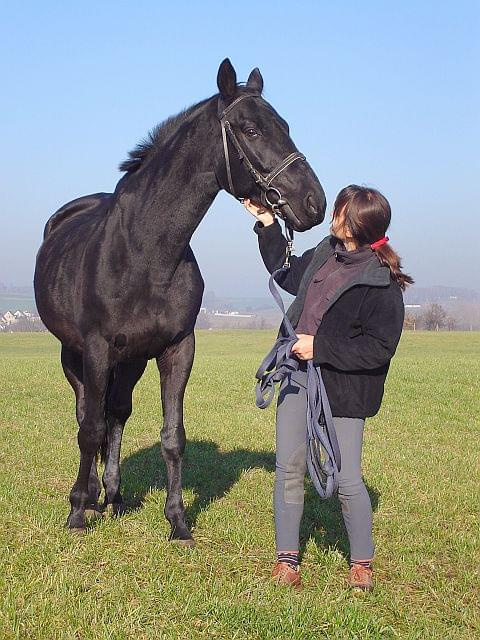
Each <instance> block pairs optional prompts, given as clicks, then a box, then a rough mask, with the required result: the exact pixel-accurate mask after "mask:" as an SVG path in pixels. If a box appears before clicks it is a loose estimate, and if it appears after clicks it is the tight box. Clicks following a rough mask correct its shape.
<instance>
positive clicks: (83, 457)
mask: <svg viewBox="0 0 480 640" xmlns="http://www.w3.org/2000/svg"><path fill="white" fill-rule="evenodd" d="M110 366H111V363H110V362H109V355H108V344H107V343H106V341H105V340H104V339H103V338H102V337H101V336H93V337H89V339H88V340H86V342H85V346H84V351H83V399H84V402H83V415H82V416H81V421H80V424H79V427H80V428H79V431H78V446H79V448H80V467H79V469H78V476H77V480H76V482H75V484H74V485H73V487H72V490H71V492H70V505H71V510H70V514H69V516H68V519H67V527H69V528H70V529H73V530H79V531H82V530H84V529H85V507H86V506H87V505H88V504H89V495H90V488H91V487H89V481H90V484H91V472H92V468H93V465H94V463H95V456H96V454H97V452H98V450H99V448H100V445H101V444H102V442H103V439H104V437H105V432H106V422H105V395H106V390H107V384H108V378H109V373H110Z"/></svg>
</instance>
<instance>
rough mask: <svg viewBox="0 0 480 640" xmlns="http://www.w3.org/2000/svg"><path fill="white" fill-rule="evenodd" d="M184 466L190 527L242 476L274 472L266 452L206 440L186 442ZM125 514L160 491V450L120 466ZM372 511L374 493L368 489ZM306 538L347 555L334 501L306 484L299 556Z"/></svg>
mask: <svg viewBox="0 0 480 640" xmlns="http://www.w3.org/2000/svg"><path fill="white" fill-rule="evenodd" d="M183 460H184V462H183V482H182V484H183V487H184V488H185V489H191V490H192V492H193V493H194V495H195V498H194V500H193V502H192V503H191V504H190V505H189V506H188V507H187V508H186V517H187V521H188V523H189V524H190V525H191V526H195V523H196V520H197V517H198V515H199V513H200V512H201V511H202V509H204V508H206V507H207V506H208V505H209V504H210V502H212V500H216V499H219V498H221V497H222V496H224V495H225V494H226V493H227V492H228V491H229V490H230V489H231V488H232V487H233V485H234V484H235V483H236V482H237V481H238V480H239V478H240V475H241V474H242V472H243V471H245V470H246V469H250V468H255V467H260V468H263V469H265V470H266V471H268V472H272V473H273V472H274V471H275V454H274V453H273V452H270V451H249V450H247V449H234V450H232V451H225V452H224V451H220V450H219V448H218V445H217V443H215V442H213V441H206V440H189V441H188V442H187V446H186V451H185V455H184V459H183ZM121 472H122V486H123V497H124V507H125V509H124V512H126V513H128V512H131V511H136V510H138V509H140V508H141V507H142V504H143V502H144V500H145V496H146V494H147V493H148V492H150V491H151V490H152V489H165V488H166V483H167V475H166V469H165V464H164V462H163V459H162V455H161V451H160V446H159V444H155V445H153V446H152V447H148V448H146V449H141V450H140V451H137V452H135V453H134V454H132V455H131V456H129V457H127V458H126V459H125V460H124V461H123V462H122V465H121ZM367 490H368V493H369V495H370V499H371V501H372V508H373V509H374V510H375V509H376V508H377V505H378V500H379V493H378V491H377V490H376V489H374V488H372V487H369V486H368V485H367ZM309 539H312V540H313V541H314V542H315V544H316V545H317V546H318V547H320V548H335V549H338V550H339V551H340V552H341V553H342V554H343V555H344V556H345V557H347V556H348V548H349V547H348V538H347V535H346V531H345V527H344V524H343V518H342V511H341V508H340V503H339V501H338V499H330V500H320V498H319V497H318V495H317V493H316V492H315V489H314V487H313V485H312V484H311V483H310V481H308V482H307V484H306V492H305V508H304V513H303V519H302V524H301V528H300V552H301V554H302V553H303V552H304V550H305V547H306V544H307V542H308V540H309Z"/></svg>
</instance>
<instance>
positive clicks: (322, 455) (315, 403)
mask: <svg viewBox="0 0 480 640" xmlns="http://www.w3.org/2000/svg"><path fill="white" fill-rule="evenodd" d="M285 235H286V237H287V246H286V250H285V262H284V264H283V266H282V267H281V268H280V269H277V270H276V271H274V272H273V273H272V275H271V276H270V279H269V281H268V287H269V289H270V292H271V294H272V296H273V298H274V300H275V302H276V303H277V305H278V307H279V308H280V311H281V312H282V314H283V320H282V327H283V328H284V331H285V333H286V335H280V337H279V338H277V340H276V342H275V344H274V345H273V347H272V349H271V350H270V352H269V353H268V354H267V355H266V356H265V358H264V359H263V361H262V363H261V364H260V366H259V368H258V371H257V373H256V374H255V377H256V378H257V380H258V382H257V384H256V387H255V395H256V399H255V402H256V405H257V407H258V408H259V409H266V408H267V407H268V406H269V405H270V403H271V402H272V400H273V398H274V395H275V384H276V383H277V382H278V383H281V382H282V380H283V379H284V378H285V377H286V376H287V375H289V374H291V373H292V372H294V371H297V370H298V367H299V364H300V362H299V361H298V360H297V358H295V357H293V356H291V351H292V347H293V345H294V344H295V342H296V341H297V339H298V338H297V334H296V333H295V330H294V328H293V326H292V323H291V322H290V319H289V318H288V316H287V314H286V313H285V307H284V305H283V300H282V298H281V296H280V293H279V291H278V289H277V287H276V285H275V278H276V276H277V275H280V274H285V273H286V272H287V271H288V269H289V268H290V256H291V253H292V251H293V231H292V229H290V228H289V227H288V226H287V225H285ZM281 333H283V331H281ZM307 468H308V473H309V475H310V478H311V480H312V483H313V486H314V487H315V489H316V491H317V493H318V495H319V496H320V498H322V499H324V500H325V499H327V498H330V497H331V496H333V495H335V494H336V492H337V490H338V475H339V472H340V469H341V457H340V448H339V446H338V440H337V434H336V433H335V426H334V424H333V417H332V410H331V408H330V403H329V401H328V397H327V391H326V389H325V384H324V382H323V378H322V372H321V370H320V366H319V365H314V364H313V360H308V361H307Z"/></svg>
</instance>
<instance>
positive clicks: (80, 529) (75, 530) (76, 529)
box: [67, 527, 87, 536]
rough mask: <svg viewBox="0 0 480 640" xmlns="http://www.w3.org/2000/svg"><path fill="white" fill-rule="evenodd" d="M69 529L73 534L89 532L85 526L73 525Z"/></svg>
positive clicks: (78, 534)
mask: <svg viewBox="0 0 480 640" xmlns="http://www.w3.org/2000/svg"><path fill="white" fill-rule="evenodd" d="M67 531H68V532H69V533H71V534H72V535H73V536H83V535H85V534H86V532H87V530H86V529H85V527H72V528H68V529H67Z"/></svg>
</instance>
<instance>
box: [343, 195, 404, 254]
mask: <svg viewBox="0 0 480 640" xmlns="http://www.w3.org/2000/svg"><path fill="white" fill-rule="evenodd" d="M391 216H392V212H391V209H390V205H389V203H388V200H387V199H386V198H385V196H383V195H382V194H381V193H380V192H379V191H377V190H376V189H370V188H368V187H359V186H357V185H354V184H351V185H349V186H348V187H345V188H344V189H342V190H341V191H340V193H339V194H338V196H337V198H336V200H335V204H334V207H333V220H332V232H333V231H338V232H339V234H345V235H348V236H350V237H352V238H353V240H354V241H355V243H356V244H357V245H358V246H360V247H362V246H365V245H370V244H373V243H374V242H376V241H377V240H380V238H383V236H384V235H385V232H386V230H387V229H388V227H389V225H390V219H391ZM334 235H335V234H334Z"/></svg>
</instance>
